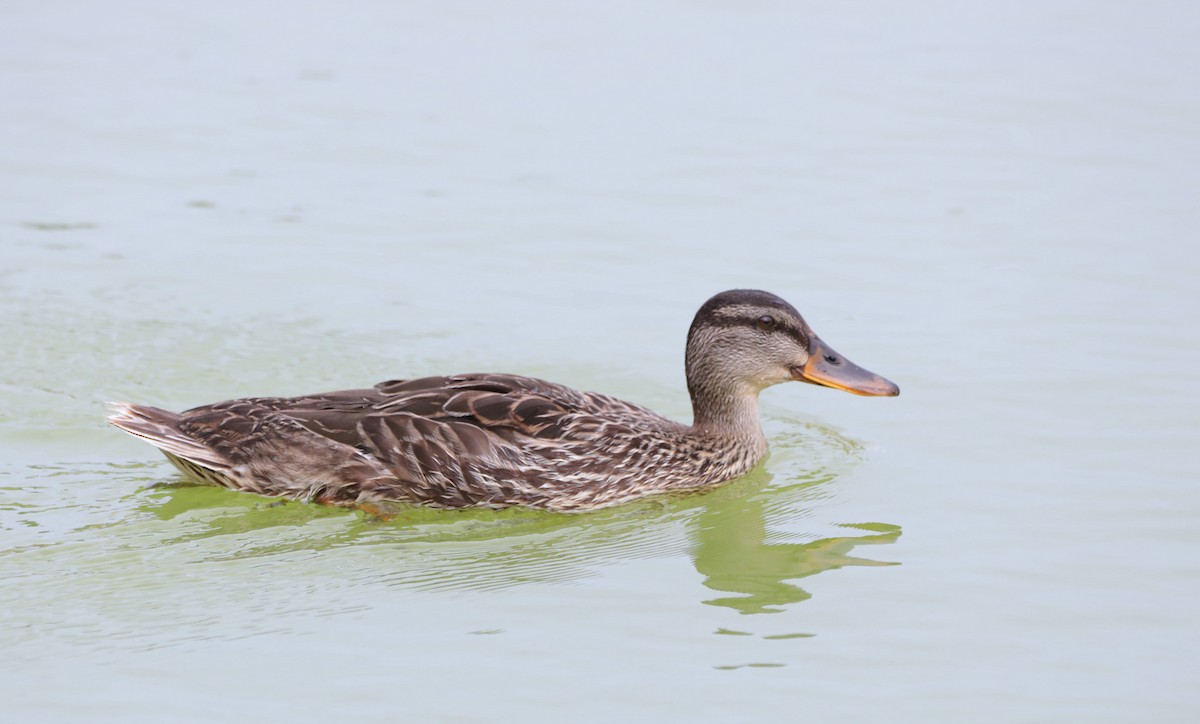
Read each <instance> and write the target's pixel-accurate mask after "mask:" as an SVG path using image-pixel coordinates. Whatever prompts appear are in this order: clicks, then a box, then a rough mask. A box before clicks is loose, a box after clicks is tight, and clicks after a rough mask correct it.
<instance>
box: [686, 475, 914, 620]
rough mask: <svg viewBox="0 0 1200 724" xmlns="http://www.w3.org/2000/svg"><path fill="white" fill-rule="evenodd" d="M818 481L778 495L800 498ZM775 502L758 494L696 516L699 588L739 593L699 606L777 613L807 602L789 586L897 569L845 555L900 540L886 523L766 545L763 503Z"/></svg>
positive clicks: (804, 593) (802, 593)
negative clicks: (821, 576)
mask: <svg viewBox="0 0 1200 724" xmlns="http://www.w3.org/2000/svg"><path fill="white" fill-rule="evenodd" d="M822 482H825V480H817V481H811V482H805V483H802V484H799V485H795V486H792V488H791V489H790V491H788V490H785V491H779V492H780V493H786V492H791V493H792V494H793V495H797V494H802V493H803V492H805V491H806V490H809V489H811V488H813V487H815V486H816V485H819V484H820V483H822ZM763 487H765V484H764V486H763ZM777 499H778V496H777V495H767V494H766V493H764V492H763V491H758V492H756V493H754V494H751V495H747V496H744V497H741V498H738V499H735V500H733V501H729V502H726V503H725V504H723V505H713V506H709V507H707V508H706V509H705V510H704V511H703V512H702V513H701V514H700V516H699V520H698V523H697V526H696V535H695V541H696V543H695V546H694V549H693V552H692V558H693V561H694V562H695V565H696V570H697V571H698V572H699V573H700V574H701V575H703V576H704V577H705V579H704V585H705V586H707V587H708V588H711V589H713V590H714V591H721V592H723V593H735V594H741V595H739V596H725V597H721V598H714V599H709V600H707V601H704V603H707V604H709V605H713V606H726V607H728V608H732V609H735V610H737V611H740V612H741V613H747V614H749V613H778V612H780V611H783V610H784V609H783V608H782V607H783V606H786V605H787V604H791V603H799V602H800V601H805V600H807V599H809V598H811V597H812V596H811V594H809V593H808V592H807V591H805V590H804V589H803V588H800V587H798V586H795V585H792V584H791V583H789V581H792V580H795V579H797V578H805V577H807V576H812V575H816V574H818V573H821V572H823V571H828V570H833V569H837V568H842V567H844V566H891V565H896V564H895V563H888V562H883V561H874V560H869V559H866V558H856V557H852V556H850V555H847V554H848V553H849V552H850V551H851V550H852V549H853V548H855V547H856V546H860V545H880V544H885V543H893V542H895V541H896V539H897V538H899V537H900V532H901V531H900V528H899V526H895V525H889V524H886V523H862V524H854V525H848V524H842V526H841V527H843V528H847V529H852V530H860V531H867V532H869V533H871V535H846V536H836V537H829V538H820V539H818V540H813V541H810V542H807V543H786V542H782V543H768V542H767V519H768V516H767V513H766V507H767V504H768V501H775V500H777Z"/></svg>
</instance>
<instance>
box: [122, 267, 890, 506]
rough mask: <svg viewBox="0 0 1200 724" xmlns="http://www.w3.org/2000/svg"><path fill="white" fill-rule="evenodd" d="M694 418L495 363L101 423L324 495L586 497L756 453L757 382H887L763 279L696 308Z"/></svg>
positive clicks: (607, 499)
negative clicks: (490, 367) (820, 332)
mask: <svg viewBox="0 0 1200 724" xmlns="http://www.w3.org/2000/svg"><path fill="white" fill-rule="evenodd" d="M685 364H686V372H687V382H688V391H689V392H690V393H691V397H692V409H693V413H694V415H693V417H694V420H693V423H692V424H691V425H684V424H682V423H678V422H675V421H673V420H668V419H667V418H665V417H662V416H661V415H658V414H657V413H654V412H652V411H650V410H648V409H646V408H644V407H639V406H637V405H633V404H630V403H628V402H622V401H621V400H618V399H615V398H613V397H609V396H607V395H602V394H597V393H594V392H579V391H577V390H574V389H571V388H570V387H565V386H563V385H558V384H554V383H552V382H546V381H544V380H539V379H534V378H532V377H520V376H518V375H507V374H462V375H451V376H448V377H423V378H420V379H412V380H393V381H389V382H381V383H380V384H378V385H375V386H374V387H372V388H369V389H361V390H344V391H340V392H325V393H321V394H316V395H306V396H303V397H254V398H247V399H240V400H229V401H226V402H218V403H216V404H213V405H205V406H203V407H197V408H194V409H191V410H188V411H186V412H183V413H175V412H168V411H167V410H161V409H158V408H156V407H148V406H145V405H134V404H130V403H126V402H119V403H113V404H112V405H111V413H112V414H111V415H110V416H109V418H108V421H109V422H111V423H112V424H113V425H116V426H117V427H119V428H121V429H122V430H124V431H126V432H128V433H130V434H132V435H135V436H137V437H140V438H142V439H143V440H146V441H147V442H149V443H150V444H152V445H154V446H156V447H158V448H159V449H160V450H162V451H163V453H164V454H165V455H166V456H167V458H168V459H169V460H170V461H171V462H172V463H174V464H175V466H176V467H178V468H179V469H180V470H182V471H183V472H184V473H185V474H186V475H188V476H189V477H191V478H194V479H195V480H197V481H199V482H202V483H208V484H214V485H222V486H225V487H229V488H234V489H237V490H245V491H248V492H253V493H261V494H263V495H271V496H284V497H288V498H300V499H304V500H313V501H317V502H321V503H327V504H334V505H351V506H355V505H366V506H369V505H372V504H374V503H377V502H379V501H402V502H409V503H419V504H422V505H429V506H435V507H441V508H466V507H489V508H503V507H507V506H513V505H521V506H528V507H532V508H543V509H546V510H556V511H582V510H592V509H595V508H601V507H605V506H610V505H616V504H618V503H624V502H627V501H630V500H633V499H635V498H639V497H642V496H645V495H651V494H654V493H664V492H670V491H683V490H695V489H699V488H706V487H709V486H712V485H716V484H718V483H722V482H725V481H727V480H730V479H732V478H736V477H738V476H740V475H743V474H745V473H747V472H749V471H750V470H751V469H752V468H753V467H754V466H755V465H757V464H758V463H759V461H761V460H762V459H763V457H764V456H765V455H766V453H767V440H766V438H765V437H764V436H763V433H762V428H761V427H760V426H759V421H758V393H759V392H760V391H762V390H763V389H764V388H766V387H769V386H771V385H774V384H777V383H780V382H786V381H788V380H798V381H801V382H810V383H814V384H818V385H824V386H826V387H833V388H836V389H840V390H846V391H847V392H853V393H855V394H859V395H871V396H894V395H898V394H900V389H899V388H898V387H897V386H896V385H894V384H893V383H891V382H889V381H887V380H885V379H883V378H882V377H879V376H878V375H875V374H873V373H871V372H868V371H866V370H864V369H862V368H861V367H858V366H856V365H854V364H853V363H851V362H850V361H849V360H847V359H845V358H844V357H842V356H841V355H839V354H838V353H837V352H834V351H833V350H832V349H831V348H830V347H829V346H827V345H826V344H825V343H824V342H822V341H821V340H820V338H818V337H817V335H816V334H814V333H813V331H812V329H810V328H809V326H808V324H806V323H805V321H804V319H803V318H802V317H801V316H800V314H799V313H798V312H797V311H796V310H795V309H794V308H793V307H792V306H791V305H790V304H788V303H787V302H785V301H783V300H782V299H780V298H779V297H777V296H775V295H773V294H769V293H767V292H762V291H754V290H733V291H728V292H722V293H720V294H718V295H716V296H715V297H713V298H712V299H709V300H708V301H707V302H705V303H704V305H703V306H702V307H700V311H699V312H697V313H696V318H695V319H694V320H693V322H692V326H691V329H690V330H689V331H688V338H687V352H686V357H685Z"/></svg>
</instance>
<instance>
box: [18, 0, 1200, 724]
mask: <svg viewBox="0 0 1200 724" xmlns="http://www.w3.org/2000/svg"><path fill="white" fill-rule="evenodd" d="M1198 23H1200V13H1198V12H1197V11H1196V10H1195V9H1194V8H1193V7H1192V6H1190V5H1188V4H1185V3H1171V2H1162V3H1152V4H1149V5H1146V4H1139V5H1137V6H1136V7H1135V6H1133V5H1130V4H1122V3H1105V4H1099V5H1098V4H1096V3H1083V2H1070V1H1067V0H1055V1H1054V2H1050V3H1043V4H1041V5H1039V6H1038V8H1036V9H1035V8H1033V7H1031V6H1021V5H1016V6H1001V5H994V6H987V5H969V6H968V5H964V4H960V3H940V2H924V3H918V4H917V5H915V6H914V5H912V4H908V5H904V6H898V5H893V4H887V3H865V4H857V5H854V4H849V5H847V4H840V5H829V6H827V7H826V6H815V5H811V4H796V3H793V4H782V3H779V4H777V3H754V4H749V5H747V4H744V3H719V2H710V3H701V4H683V3H674V2H657V3H649V4H645V3H643V4H640V5H629V6H624V7H611V6H601V5H595V6H589V5H572V6H569V7H568V6H563V5H561V4H551V3H536V2H527V3H519V4H512V3H509V4H504V5H496V4H484V3H449V4H447V3H441V4H438V5H437V6H436V7H423V8H418V7H415V6H411V7H410V6H403V5H401V6H393V5H391V4H387V3H369V2H363V3H355V4H351V5H340V6H338V7H336V8H335V7H333V6H321V5H315V4H313V5H301V6H296V5H294V4H289V5H283V4H278V3H269V2H264V3H256V4H249V5H242V6H239V7H238V8H236V9H234V8H233V7H232V6H230V7H228V8H225V7H220V6H218V7H204V8H200V7H191V6H183V5H180V6H177V7H167V6H163V5H162V4H143V3H135V2H124V3H115V4H114V3H107V4H104V5H99V4H94V3H92V4H89V3H75V4H69V3H55V4H52V5H47V4H41V5H37V4H32V3H29V4H24V5H22V6H17V7H12V8H8V9H7V10H6V11H5V22H4V23H3V28H4V29H3V31H0V32H3V36H4V42H3V43H0V91H2V97H3V99H4V100H3V104H4V111H5V112H4V114H3V120H2V121H0V133H2V134H3V138H4V140H5V142H4V143H3V144H0V184H2V187H3V190H4V193H3V194H0V228H2V229H3V265H2V267H0V338H2V339H3V346H4V364H3V366H2V367H0V391H2V393H3V399H4V405H3V407H2V408H0V531H2V532H0V580H3V581H4V583H3V586H2V587H0V611H2V612H3V613H2V614H0V615H2V617H3V618H2V620H3V622H4V626H3V627H2V628H0V632H2V633H0V648H2V650H3V651H4V652H5V655H4V657H3V662H2V663H0V694H2V695H3V700H4V702H5V705H4V711H5V715H6V718H14V719H38V720H42V721H69V720H87V721H122V722H127V721H162V720H164V719H169V720H174V721H211V720H212V719H217V718H219V719H221V720H223V721H261V720H263V719H264V718H271V719H278V718H285V717H286V718H290V719H293V720H300V721H327V720H329V719H331V718H345V717H351V718H355V719H357V720H363V721H397V720H403V721H431V720H436V721H462V722H473V721H496V720H507V719H516V718H518V717H520V718H522V719H525V720H531V721H561V720H564V719H566V718H571V719H574V720H584V721H611V720H614V719H618V718H621V719H632V720H638V721H663V720H667V721H682V720H700V721H764V720H771V719H774V720H783V721H790V720H795V719H796V718H797V717H798V716H804V718H806V719H811V720H815V721H863V720H865V719H867V718H868V717H871V718H878V717H887V718H888V719H889V720H891V721H912V722H929V721H946V722H961V721H997V722H1013V721H1097V722H1126V721H1162V722H1166V721H1180V722H1183V721H1193V720H1195V718H1196V716H1197V715H1198V714H1200V697H1198V696H1197V694H1196V693H1195V686H1194V684H1193V683H1192V679H1193V678H1194V671H1195V668H1196V664H1197V661H1196V659H1197V654H1196V651H1197V650H1198V649H1197V646H1198V644H1200V640H1198V637H1197V625H1196V622H1195V619H1196V617H1195V603H1194V601H1195V598H1196V595H1197V593H1200V566H1198V565H1197V563H1196V560H1197V556H1196V546H1197V543H1198V542H1200V540H1198V537H1197V534H1196V526H1195V520H1196V515H1197V513H1198V512H1200V511H1198V510H1197V508H1198V504H1200V493H1198V492H1197V486H1196V483H1197V480H1196V472H1195V464H1194V454H1193V448H1194V445H1195V441H1196V439H1197V433H1198V432H1200V429H1198V428H1200V425H1198V424H1197V423H1198V420H1197V415H1196V413H1195V410H1196V409H1197V402H1198V400H1197V396H1196V392H1195V388H1196V386H1195V384H1193V383H1192V381H1191V379H1192V377H1193V376H1194V374H1195V370H1196V369H1197V368H1198V365H1200V359H1198V357H1200V355H1198V353H1197V345H1196V342H1195V327H1196V320H1197V312H1198V311H1200V304H1198V302H1200V300H1198V294H1197V291H1196V285H1195V281H1194V280H1195V278H1196V275H1197V272H1198V271H1200V269H1198V266H1200V264H1198V261H1200V252H1198V251H1197V246H1196V243H1195V238H1194V236H1195V229H1196V228H1198V225H1200V206H1198V205H1197V201H1196V189H1197V188H1198V185H1200V172H1198V171H1197V169H1198V168H1200V131H1197V129H1198V128H1200V90H1198V86H1197V85H1196V83H1195V78H1196V77H1198V75H1200V67H1198V66H1200V51H1198V50H1197V48H1196V45H1195V42H1194V38H1195V36H1196V32H1197V30H1198V29H1200V28H1198V27H1197V26H1198ZM731 287H757V288H763V289H768V290H771V291H773V292H776V293H778V294H780V295H782V296H784V297H785V298H787V299H789V300H790V301H792V302H793V303H794V304H796V306H797V307H798V308H799V309H800V310H801V311H802V312H803V313H804V314H805V315H806V317H807V319H808V320H809V322H810V323H811V324H812V325H813V327H814V328H815V329H816V330H817V331H818V333H820V334H821V336H822V337H823V338H824V339H826V340H827V341H828V342H829V343H830V344H832V345H833V346H834V347H835V348H836V349H838V350H839V351H840V352H842V353H844V354H846V355H847V356H848V357H849V358H851V359H852V360H854V361H856V362H858V363H860V364H862V365H864V366H866V367H868V368H869V369H872V370H874V371H876V372H879V373H881V374H883V375H885V376H887V377H889V378H891V379H894V380H895V381H896V382H898V383H899V384H900V386H901V388H902V390H903V395H902V396H901V397H900V398H898V399H895V400H871V399H862V398H855V397H852V396H849V395H844V394H839V393H836V392H833V391H829V390H819V389H816V388H813V387H809V386H804V385H789V386H784V387H781V388H776V389H772V390H769V391H767V393H765V395H764V425H765V428H766V430H767V433H768V435H769V437H770V438H771V440H772V444H773V454H772V457H771V458H770V460H769V461H768V462H767V463H766V465H765V466H764V467H763V468H762V469H760V470H759V471H756V472H755V473H754V474H752V475H751V476H749V477H748V478H746V479H744V480H740V481H736V482H734V483H731V484H730V485H728V486H726V487H724V488H721V489H719V490H717V491H715V492H713V493H711V494H709V495H703V496H694V497H687V498H680V499H669V500H656V501H647V502H645V503H641V504H635V505H631V506H627V507H622V508H618V509H614V510H609V511H603V512H598V513H594V514H587V515H580V516H559V515H552V514H545V513H535V512H529V511H504V512H498V513H497V512H482V511H474V512H465V513H454V512H434V511H422V510H417V511H409V512H406V513H404V514H402V515H400V516H398V517H397V518H396V519H394V520H392V521H390V522H380V521H377V520H373V519H371V518H368V517H366V516H364V515H363V514H361V513H357V512H350V511H343V510H333V509H327V508H320V507H314V506H307V505H302V504H296V503H288V504H278V503H277V502H276V501H273V500H270V499H264V498H258V497H254V496H247V495H240V494H236V493H231V492H226V491H220V490H213V489H205V488H195V487H185V486H179V485H177V484H176V482H177V478H176V477H175V476H174V475H173V473H172V470H171V468H170V467H169V465H167V464H166V463H165V461H163V460H161V459H159V458H157V457H156V454H155V453H154V452H153V451H152V450H151V449H150V448H148V447H147V446H145V445H142V444H139V443H138V442H136V441H134V440H132V439H129V438H127V437H125V436H124V435H121V434H120V433H118V432H117V431H115V430H113V429H110V428H106V426H105V425H104V424H103V422H102V414H103V410H102V404H103V402H104V401H105V400H110V399H129V400H136V401H140V402H146V403H150V404H157V405H162V406H166V407H171V408H175V409H182V408H185V407H188V406H191V405H195V404H200V403H204V402H210V401H214V400H218V399H224V398H228V397H233V396H237V395H244V394H293V393H296V394H298V393H304V392H312V391H317V390H322V389H334V388H342V387H349V386H358V385H362V384H367V383H370V382H374V381H378V380H382V379H387V378H394V377H406V376H417V375H423V374H432V373H439V372H451V371H473V370H496V371H512V372H520V373H524V374H532V375H537V376H542V377H546V378H550V379H554V380H557V381H562V382H566V383H570V384H573V385H575V386H578V387H581V388H584V389H594V390H601V391H605V392H609V393H612V394H616V395H618V396H621V397H624V398H626V399H630V400H634V401H637V402H640V403H643V404H646V405H649V406H651V407H654V408H655V409H658V410H660V411H662V412H664V413H666V414H670V415H674V416H677V417H680V418H686V417H687V415H688V414H689V409H688V401H687V397H686V393H685V391H684V382H683V377H682V364H681V361H682V344H683V336H684V333H685V331H686V327H687V324H688V322H689V321H690V319H691V316H692V314H693V313H694V312H695V309H696V307H697V306H698V305H699V304H700V303H701V302H702V301H703V300H704V299H705V298H707V297H708V296H709V295H711V294H712V293H714V292H716V291H719V290H722V289H726V288H731Z"/></svg>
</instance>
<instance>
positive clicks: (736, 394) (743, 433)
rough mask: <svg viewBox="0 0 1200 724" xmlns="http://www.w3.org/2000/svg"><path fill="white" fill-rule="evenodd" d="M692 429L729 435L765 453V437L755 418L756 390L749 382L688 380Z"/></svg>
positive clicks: (725, 436)
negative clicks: (711, 383) (701, 381)
mask: <svg viewBox="0 0 1200 724" xmlns="http://www.w3.org/2000/svg"><path fill="white" fill-rule="evenodd" d="M688 391H689V392H690V393H691V395H692V418H693V419H692V430H693V431H694V432H695V433H697V434H699V435H704V436H706V437H723V438H732V439H734V440H736V441H738V442H739V443H742V444H744V445H747V446H748V447H752V448H754V449H756V450H761V451H762V452H764V453H765V452H766V447H767V439H766V436H764V435H763V431H762V426H761V425H760V424H759V420H758V390H757V389H756V388H752V387H750V386H749V385H720V386H715V385H714V386H708V385H704V384H703V383H689V384H688Z"/></svg>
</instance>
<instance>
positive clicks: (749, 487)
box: [142, 469, 901, 614]
mask: <svg viewBox="0 0 1200 724" xmlns="http://www.w3.org/2000/svg"><path fill="white" fill-rule="evenodd" d="M834 478H835V476H834V475H832V474H828V473H826V474H820V475H814V476H808V477H804V478H802V479H799V480H798V481H796V482H793V483H791V484H789V485H784V486H779V485H772V484H771V482H772V476H771V475H770V474H769V473H767V472H766V471H765V470H762V469H759V470H757V471H755V472H754V473H752V474H751V475H749V476H746V477H745V478H742V479H741V480H738V481H734V482H732V483H729V484H727V485H725V486H722V487H720V488H717V489H716V490H714V491H712V492H710V493H707V494H704V495H693V496H687V497H681V498H668V499H659V500H651V501H646V502H643V503H640V504H634V505H626V506H621V507H619V508H613V509H609V510H603V511H597V512H594V513H585V514H578V515H562V514H555V513H546V512H542V511H531V510H524V509H516V508H514V509H507V510H501V511H490V510H466V511H438V510H431V509H426V508H418V507H409V506H397V507H396V508H393V509H390V510H388V511H384V513H386V514H385V515H383V516H380V515H373V514H368V513H364V512H362V511H358V512H351V511H347V510H346V509H344V508H328V507H323V506H318V505H308V504H304V503H296V502H285V501H271V500H269V499H265V498H258V497H256V496H249V495H246V494H244V493H234V492H230V491H226V490H223V489H219V488H212V487H199V486H180V485H166V486H159V487H157V488H154V489H152V490H151V492H150V493H149V494H148V495H147V494H146V493H145V492H143V496H144V497H143V498H142V503H143V507H144V509H146V510H147V511H148V512H150V513H152V514H153V517H154V518H155V519H157V520H158V521H159V522H160V526H159V527H158V535H159V536H160V537H159V538H158V543H159V544H161V545H174V544H181V545H184V546H185V547H186V548H188V549H189V550H194V551H198V552H199V551H203V552H204V553H203V555H204V557H205V559H207V560H230V559H248V558H262V557H272V556H279V555H285V556H286V555H287V554H290V553H296V552H303V553H311V552H315V551H323V550H332V549H345V550H344V553H343V555H344V559H342V560H341V563H343V564H345V566H346V568H345V569H344V570H345V572H346V573H348V574H349V575H350V577H352V578H353V577H355V574H356V573H361V576H362V579H363V581H364V582H366V581H372V582H379V581H380V580H383V581H386V582H388V583H393V584H395V585H399V586H402V587H407V588H418V589H420V588H424V589H434V588H437V589H446V588H466V589H475V590H482V589H490V588H502V587H511V586H518V585H526V584H529V583H535V582H550V581H564V580H577V579H580V578H586V577H588V576H590V575H595V574H596V572H597V570H598V569H599V568H601V567H603V566H605V565H608V564H612V563H621V562H625V561H629V560H632V559H638V558H655V557H664V556H670V555H679V554H680V553H683V552H684V551H686V552H688V553H689V554H690V556H691V559H692V561H693V564H694V565H695V568H696V570H697V572H699V574H700V575H701V576H703V584H704V586H706V587H707V588H709V589H712V590H713V591H719V592H721V593H727V594H734V595H729V596H721V597H718V598H707V597H705V598H702V599H701V600H702V602H703V603H705V604H709V605H713V606H723V607H727V608H731V609H734V610H736V611H739V612H741V613H744V614H754V613H775V612H779V611H782V610H784V607H786V606H788V605H789V604H794V603H798V602H800V601H804V600H806V599H808V598H809V597H810V594H809V593H808V592H807V591H805V590H804V589H802V588H800V587H798V586H796V585H794V584H793V583H792V581H795V580H796V579H799V578H805V577H808V576H812V575H815V574H817V573H821V572H822V571H827V570H832V569H836V568H841V567H844V566H886V565H894V564H892V563H887V562H881V561H873V560H869V559H865V558H859V557H854V556H851V555H849V553H850V551H851V550H852V549H854V548H856V547H857V546H862V545H880V544H886V543H892V542H894V541H896V539H897V538H899V536H900V534H901V531H900V528H899V527H898V526H894V525H889V524H885V523H863V524H855V525H842V526H841V527H842V528H844V529H845V530H846V531H847V534H846V535H844V536H842V535H838V536H832V537H823V538H819V539H816V540H808V541H805V542H788V541H786V540H778V538H779V536H778V535H772V534H770V533H768V523H769V522H771V521H784V520H794V519H796V518H797V517H806V516H809V515H811V513H810V512H809V511H810V510H811V509H812V502H813V501H814V500H818V499H820V498H823V497H825V496H826V495H828V492H827V488H828V486H829V484H830V483H831V482H832V481H833V480H834ZM376 512H379V511H376ZM821 527H823V528H824V527H825V526H824V525H822V526H821ZM681 530H684V531H686V537H685V538H683V537H681V535H680V532H681ZM855 532H857V534H855ZM681 538H682V539H681ZM230 539H236V545H230ZM222 541H224V542H222ZM197 544H199V545H197ZM377 546H387V547H389V548H391V550H389V551H388V554H387V555H388V559H389V561H390V563H389V566H388V567H387V570H384V571H381V570H380V568H379V566H378V556H377V551H378V548H377ZM370 550H375V551H376V554H371V553H368V551H370ZM351 559H353V560H351Z"/></svg>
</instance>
